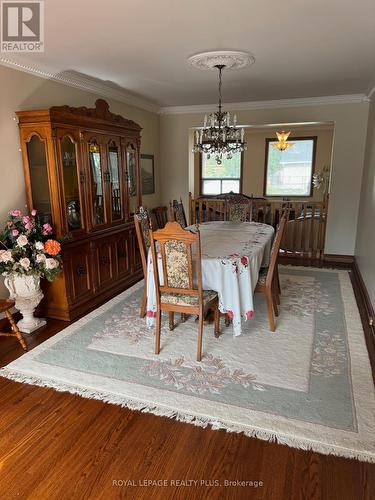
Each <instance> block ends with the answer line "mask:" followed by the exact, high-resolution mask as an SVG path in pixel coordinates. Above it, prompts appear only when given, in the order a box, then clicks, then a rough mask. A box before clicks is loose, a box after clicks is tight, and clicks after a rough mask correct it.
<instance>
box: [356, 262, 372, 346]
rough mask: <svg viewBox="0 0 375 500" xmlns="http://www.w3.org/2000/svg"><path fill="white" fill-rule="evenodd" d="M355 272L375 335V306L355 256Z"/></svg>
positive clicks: (368, 320) (369, 324) (369, 322)
mask: <svg viewBox="0 0 375 500" xmlns="http://www.w3.org/2000/svg"><path fill="white" fill-rule="evenodd" d="M353 273H354V275H355V277H356V279H357V281H358V285H359V291H360V293H361V297H362V301H363V305H364V308H365V311H366V316H367V324H368V326H369V328H371V329H372V332H373V334H374V337H375V312H374V307H373V305H372V303H371V300H370V296H369V293H368V291H367V288H366V285H365V282H364V281H363V278H362V274H361V271H360V270H359V267H358V263H357V259H355V258H354V264H353Z"/></svg>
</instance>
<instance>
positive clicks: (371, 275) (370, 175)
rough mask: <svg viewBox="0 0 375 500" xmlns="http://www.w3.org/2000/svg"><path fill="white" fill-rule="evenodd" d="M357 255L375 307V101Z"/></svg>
mask: <svg viewBox="0 0 375 500" xmlns="http://www.w3.org/2000/svg"><path fill="white" fill-rule="evenodd" d="M355 255H356V257H357V262H358V266H359V269H360V271H361V274H362V277H363V280H364V282H365V284H366V288H367V291H368V293H369V295H370V299H371V301H372V305H373V307H374V308H375V103H374V102H372V103H371V105H370V113H369V120H368V131H367V143H366V153H365V162H364V171H363V179H362V190H361V203H360V208H359V216H358V231H357V245H356V251H355Z"/></svg>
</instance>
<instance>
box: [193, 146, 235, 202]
mask: <svg viewBox="0 0 375 500" xmlns="http://www.w3.org/2000/svg"><path fill="white" fill-rule="evenodd" d="M207 144H209V142H208V143H207ZM240 155H241V162H240V177H202V171H203V153H199V196H204V197H211V198H215V196H220V194H225V193H219V194H203V189H202V188H203V181H204V180H206V181H210V180H220V181H223V180H225V181H230V180H234V181H237V180H239V181H240V190H239V192H238V194H242V181H243V162H244V151H241V152H240Z"/></svg>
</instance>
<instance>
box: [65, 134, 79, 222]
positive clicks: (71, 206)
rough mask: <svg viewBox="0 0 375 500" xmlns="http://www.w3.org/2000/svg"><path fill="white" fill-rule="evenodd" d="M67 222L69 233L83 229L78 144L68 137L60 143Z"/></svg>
mask: <svg viewBox="0 0 375 500" xmlns="http://www.w3.org/2000/svg"><path fill="white" fill-rule="evenodd" d="M60 151H61V163H62V175H63V185H64V197H65V200H64V202H65V210H66V220H67V224H68V229H69V231H74V230H77V229H82V228H83V221H82V216H81V203H80V189H79V178H78V170H77V153H76V144H75V142H74V141H73V140H72V138H71V137H70V136H68V135H65V136H64V137H62V139H61V141H60Z"/></svg>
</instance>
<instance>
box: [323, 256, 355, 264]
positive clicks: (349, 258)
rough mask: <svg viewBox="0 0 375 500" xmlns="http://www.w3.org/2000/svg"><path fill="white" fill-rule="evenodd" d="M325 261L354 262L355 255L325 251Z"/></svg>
mask: <svg viewBox="0 0 375 500" xmlns="http://www.w3.org/2000/svg"><path fill="white" fill-rule="evenodd" d="M323 260H324V262H330V263H335V262H337V263H338V264H351V265H352V264H354V260H355V259H354V255H339V254H334V253H325V254H324V255H323Z"/></svg>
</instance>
